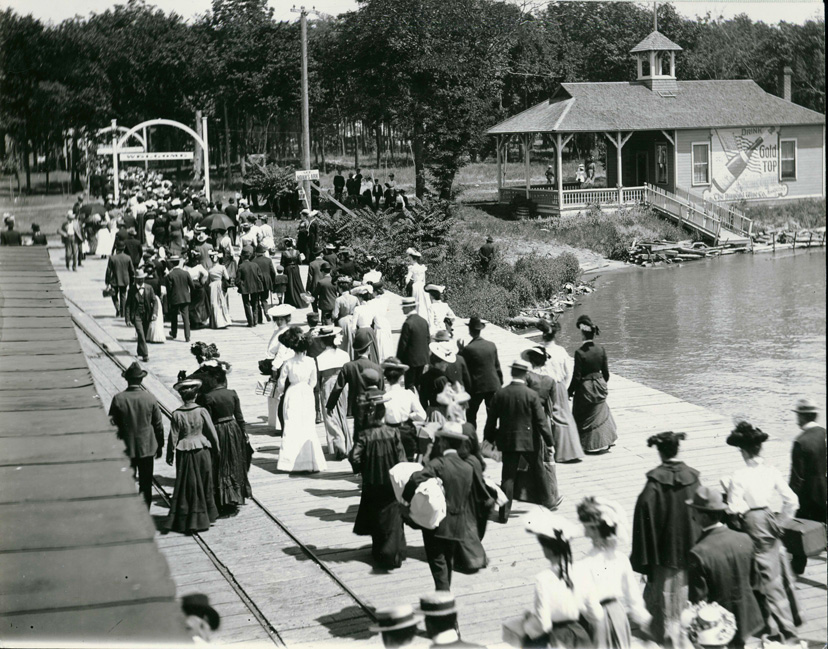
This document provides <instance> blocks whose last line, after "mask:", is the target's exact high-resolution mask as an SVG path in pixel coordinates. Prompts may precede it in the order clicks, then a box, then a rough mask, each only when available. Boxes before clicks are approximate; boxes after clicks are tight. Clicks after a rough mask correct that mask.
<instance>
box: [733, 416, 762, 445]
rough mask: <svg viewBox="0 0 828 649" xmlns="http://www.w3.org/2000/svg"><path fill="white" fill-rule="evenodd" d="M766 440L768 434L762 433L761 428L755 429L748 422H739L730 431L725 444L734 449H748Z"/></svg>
mask: <svg viewBox="0 0 828 649" xmlns="http://www.w3.org/2000/svg"><path fill="white" fill-rule="evenodd" d="M767 439H768V434H767V433H763V432H762V429H761V428H757V427H756V426H754V425H753V424H751V423H750V422H749V421H740V422H738V423H737V424H736V428H734V429H733V430H732V431H730V435H728V436H727V439H726V440H725V443H726V444H727V445H728V446H735V447H736V448H748V447H752V446H756V445H757V444H762V443H763V442H765V441H767Z"/></svg>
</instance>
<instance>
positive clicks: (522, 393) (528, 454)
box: [483, 360, 563, 523]
mask: <svg viewBox="0 0 828 649" xmlns="http://www.w3.org/2000/svg"><path fill="white" fill-rule="evenodd" d="M511 369H512V382H511V383H510V384H509V385H507V386H506V387H504V388H502V389H501V390H499V391H498V392H497V393H496V394H495V395H494V398H493V399H492V401H491V405H490V407H489V413H488V418H487V420H486V429H485V431H484V432H483V438H484V439H485V440H486V441H488V442H491V443H496V444H497V448H498V450H499V451H500V452H501V453H503V473H502V477H501V480H500V486H501V489H503V493H505V494H506V496H507V497H508V498H509V502H508V503H507V504H506V505H504V506H503V507H501V508H500V522H501V523H505V522H506V521H507V520H509V513H510V512H511V509H512V498H513V496H514V491H515V479H516V478H517V472H518V466H519V465H520V462H521V459H522V460H523V461H524V462H526V463H527V464H528V465H529V473H530V475H531V476H532V480H533V482H534V486H535V489H534V491H535V492H536V493H537V494H538V496H539V499H540V504H541V505H543V506H544V507H546V508H548V509H550V510H552V511H554V510H556V509H557V508H558V506H559V505H560V504H561V501H562V500H563V497H560V496H558V484H557V480H556V478H555V473H554V471H552V472H547V470H546V467H545V466H544V451H545V448H544V445H545V446H546V448H547V449H551V448H553V443H554V442H553V439H552V429H551V428H550V426H549V418H548V417H547V416H546V414H545V413H544V411H543V404H542V403H541V400H540V397H539V396H538V395H537V393H536V392H535V391H534V390H532V389H531V388H529V387H528V386H527V385H526V375H527V374H528V373H529V364H528V363H527V362H526V361H522V360H516V361H514V362H513V363H512V365H511ZM498 422H499V423H500V426H498Z"/></svg>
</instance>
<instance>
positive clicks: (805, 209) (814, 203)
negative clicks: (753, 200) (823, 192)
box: [739, 198, 826, 232]
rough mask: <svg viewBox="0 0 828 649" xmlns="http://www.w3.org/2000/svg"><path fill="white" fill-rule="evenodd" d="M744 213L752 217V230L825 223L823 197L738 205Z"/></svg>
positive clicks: (794, 227) (823, 225) (787, 228)
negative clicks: (773, 203)
mask: <svg viewBox="0 0 828 649" xmlns="http://www.w3.org/2000/svg"><path fill="white" fill-rule="evenodd" d="M739 209H740V210H742V211H743V212H744V213H745V215H746V216H747V217H748V218H750V219H753V224H754V225H753V231H754V232H760V231H762V230H768V229H774V230H780V229H781V230H790V231H795V230H807V229H810V228H820V227H825V225H826V215H825V199H824V198H810V199H809V198H803V199H802V200H798V201H787V202H783V203H779V204H776V205H750V204H743V205H740V206H739Z"/></svg>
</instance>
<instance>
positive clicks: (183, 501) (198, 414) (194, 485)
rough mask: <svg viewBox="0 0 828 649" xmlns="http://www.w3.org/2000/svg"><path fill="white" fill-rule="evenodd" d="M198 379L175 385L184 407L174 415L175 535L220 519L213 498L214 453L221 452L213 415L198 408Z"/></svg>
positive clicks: (170, 450)
mask: <svg viewBox="0 0 828 649" xmlns="http://www.w3.org/2000/svg"><path fill="white" fill-rule="evenodd" d="M200 387H201V381H200V380H198V379H185V380H184V381H180V382H179V383H176V384H175V389H176V390H177V391H178V393H179V394H180V395H181V399H182V400H183V401H184V405H183V406H181V407H180V408H179V409H178V410H176V411H175V412H174V413H173V414H172V419H171V421H170V435H169V439H168V440H167V464H169V465H170V466H172V464H173V458H174V459H175V486H174V488H173V496H172V501H171V502H170V513H169V516H167V520H166V527H167V528H168V529H170V530H172V531H174V532H181V533H192V532H202V531H204V530H207V529H209V528H210V525H211V524H212V523H213V522H215V520H216V519H217V518H218V509H217V508H216V502H215V498H214V496H213V485H214V483H213V464H214V463H213V457H212V454H213V453H219V452H220V450H221V447H220V446H219V441H218V437H217V435H216V429H215V427H214V426H213V422H212V420H211V419H210V414H209V413H208V412H207V411H206V410H205V409H204V408H202V407H200V406H198V405H196V402H195V400H196V396H197V395H198V390H199V388H200Z"/></svg>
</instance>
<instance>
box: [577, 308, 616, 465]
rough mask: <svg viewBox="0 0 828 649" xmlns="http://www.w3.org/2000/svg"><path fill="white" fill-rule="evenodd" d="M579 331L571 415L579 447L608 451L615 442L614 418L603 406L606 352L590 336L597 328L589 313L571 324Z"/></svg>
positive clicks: (606, 365) (590, 450)
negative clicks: (576, 425) (580, 343)
mask: <svg viewBox="0 0 828 649" xmlns="http://www.w3.org/2000/svg"><path fill="white" fill-rule="evenodd" d="M575 324H576V325H577V327H578V329H579V330H580V331H581V336H582V337H583V339H584V342H583V344H582V345H581V346H580V347H579V348H578V349H576V350H575V369H574V370H573V372H572V382H571V383H570V384H569V396H571V397H573V399H572V416H573V417H575V422H576V423H577V424H578V434H579V435H580V437H581V446H582V448H583V449H584V451H586V452H588V453H596V452H599V451H605V450H608V449H609V448H610V447H611V446H613V445H614V444H615V440H617V439H618V435H617V434H616V433H615V431H616V427H615V420H614V419H613V418H612V413H611V412H610V409H609V406H608V405H607V381H609V377H610V373H609V364H608V362H607V352H606V350H604V348H603V347H602V346H601V345H599V344H597V343H596V342H595V341H594V340H593V338H594V337H595V336H597V335H599V334H600V330H599V329H598V327H597V325H595V324H594V323H593V322H592V320H591V319H590V317H589V316H587V315H582V316H580V317H579V318H578V320H577V321H576V323H575Z"/></svg>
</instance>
